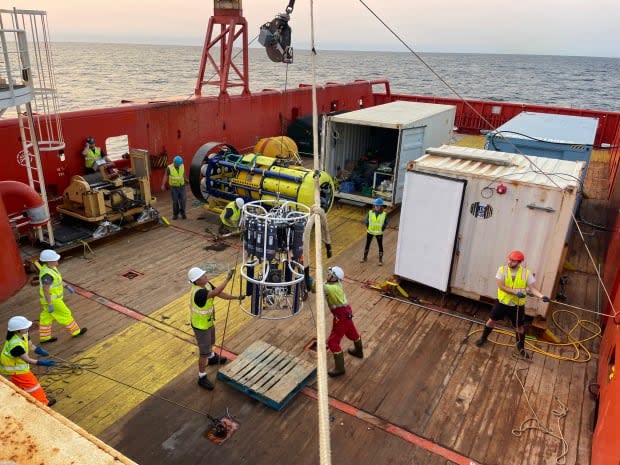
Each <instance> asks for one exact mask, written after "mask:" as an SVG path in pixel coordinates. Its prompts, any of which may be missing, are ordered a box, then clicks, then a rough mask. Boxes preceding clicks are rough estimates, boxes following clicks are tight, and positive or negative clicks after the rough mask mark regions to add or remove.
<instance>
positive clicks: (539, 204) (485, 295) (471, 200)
mask: <svg viewBox="0 0 620 465" xmlns="http://www.w3.org/2000/svg"><path fill="white" fill-rule="evenodd" d="M426 152H427V154H426V155H425V156H423V157H421V158H419V159H418V160H415V161H414V162H412V163H411V164H410V168H411V169H410V170H409V171H408V172H407V181H409V179H411V182H408V183H407V184H406V191H407V192H406V193H407V196H406V198H407V202H405V201H404V202H403V207H402V209H401V218H400V229H399V237H398V243H397V257H396V274H397V275H399V276H401V277H403V278H405V279H411V280H413V281H417V282H422V283H423V284H427V282H426V281H422V280H421V279H422V278H424V279H426V277H427V276H429V274H430V278H436V277H437V276H439V277H441V278H442V279H443V281H442V283H444V282H446V280H447V286H446V287H447V288H448V290H449V292H451V293H454V294H458V295H462V296H464V297H468V298H471V299H476V300H478V299H481V300H490V301H492V300H494V299H495V298H496V295H497V285H496V281H495V273H496V271H497V269H498V267H499V266H500V265H502V264H504V263H505V262H506V256H507V254H508V253H509V252H510V251H511V250H514V249H519V250H522V251H523V252H524V253H525V256H526V260H525V264H526V266H527V267H528V268H529V269H531V270H532V271H533V272H534V273H535V276H536V286H537V287H538V288H539V289H540V290H541V291H542V293H543V294H546V295H552V292H553V289H554V286H555V283H556V280H557V276H558V272H559V270H560V269H561V266H562V263H563V262H562V255H563V252H564V245H565V238H566V237H567V232H568V231H569V229H570V228H571V215H572V212H573V210H574V208H575V205H576V202H577V197H578V187H579V182H580V181H579V180H580V179H582V176H583V172H584V162H583V161H568V160H557V159H553V158H542V157H530V158H529V160H531V161H532V163H534V164H535V165H536V166H537V167H538V168H537V169H535V168H533V167H532V166H531V165H530V161H529V160H527V159H525V158H524V157H522V156H519V155H516V154H508V153H503V152H495V151H487V150H480V149H470V148H465V147H456V146H443V147H439V148H429V149H427V151H426ZM538 170H541V171H542V172H545V173H550V176H549V177H548V176H545V175H544V174H542V173H540V172H539V171H538ZM418 178H419V179H418ZM446 183H448V184H449V185H450V186H452V185H455V186H457V187H459V192H462V196H461V197H459V198H458V199H456V200H458V201H456V200H455V201H452V203H450V204H449V207H451V208H448V207H446V206H444V205H443V204H440V203H439V201H440V200H441V199H443V198H444V197H445V196H444V195H443V192H447V191H448V190H447V188H446V187H445V186H444V184H446ZM463 183H464V184H463ZM427 184H429V185H430V187H429V186H427ZM420 186H423V187H424V189H423V190H420ZM463 186H464V187H463ZM454 190H455V191H456V189H454ZM450 192H451V191H450ZM404 198H405V197H404ZM427 211H428V212H430V213H429V215H428V216H429V217H430V218H429V219H426V216H424V214H425V212H427ZM446 216H449V217H450V218H452V219H453V221H452V223H450V228H447V227H444V228H443V230H445V231H447V232H449V233H450V234H451V236H449V234H448V233H446V237H447V238H446V239H445V240H443V242H442V241H440V234H439V233H440V232H441V231H438V227H439V222H440V221H442V220H444V219H445V217H446ZM441 224H443V223H441ZM455 225H456V226H455ZM448 236H449V237H448ZM441 237H443V236H441ZM448 239H450V240H451V241H452V242H450V243H448ZM418 249H420V251H419V254H418V255H417V256H416V257H417V258H415V259H414V258H412V257H413V255H414V253H415V252H416V251H417V250H418ZM446 250H448V253H447V256H446V259H445V260H444V261H442V262H441V263H438V264H437V265H436V266H435V267H433V266H432V265H433V263H434V262H433V260H435V258H436V257H438V256H440V254H443V253H444V252H445V251H446ZM440 265H441V266H440ZM407 273H408V274H407ZM409 276H411V277H409ZM416 278H417V279H416ZM430 278H429V279H428V280H429V281H431V282H432V280H431V279H430ZM433 287H435V286H433ZM436 288H438V289H439V287H436ZM442 290H443V289H442ZM547 309H548V304H545V303H543V302H541V301H539V300H538V299H533V298H528V299H527V302H526V306H525V311H526V313H528V314H529V315H531V316H537V315H540V316H546V313H547Z"/></svg>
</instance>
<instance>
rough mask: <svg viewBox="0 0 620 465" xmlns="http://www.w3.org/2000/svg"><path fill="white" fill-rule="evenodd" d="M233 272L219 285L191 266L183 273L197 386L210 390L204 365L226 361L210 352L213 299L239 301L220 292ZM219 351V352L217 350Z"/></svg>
mask: <svg viewBox="0 0 620 465" xmlns="http://www.w3.org/2000/svg"><path fill="white" fill-rule="evenodd" d="M233 274H234V270H230V271H229V272H228V275H227V276H226V279H225V280H224V281H223V282H222V284H220V285H219V286H217V287H216V286H214V285H213V284H211V283H210V282H209V278H208V276H207V272H206V271H205V270H203V269H201V268H198V267H193V268H191V269H190V270H189V271H188V273H187V279H188V280H189V282H190V284H191V285H192V288H191V291H190V293H189V312H190V321H191V325H192V329H193V330H194V335H195V337H196V344H197V345H198V353H199V355H198V386H200V387H202V388H204V389H208V390H209V391H210V390H212V389H213V387H214V386H213V383H212V382H211V381H209V378H208V377H207V365H218V364H220V365H223V364H224V363H226V361H227V360H228V359H227V358H226V357H224V356H223V355H221V353H220V354H217V353H215V352H213V344H214V343H215V305H214V303H213V300H214V299H215V297H219V298H220V299H225V300H235V299H238V300H243V298H244V296H243V295H240V296H234V295H231V294H229V293H227V292H224V288H225V287H226V286H227V285H228V283H229V282H230V280H231V279H232V277H233ZM220 352H221V351H220Z"/></svg>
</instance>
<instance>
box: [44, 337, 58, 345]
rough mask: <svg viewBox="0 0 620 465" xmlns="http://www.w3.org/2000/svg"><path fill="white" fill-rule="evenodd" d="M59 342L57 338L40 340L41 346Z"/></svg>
mask: <svg viewBox="0 0 620 465" xmlns="http://www.w3.org/2000/svg"><path fill="white" fill-rule="evenodd" d="M57 340H58V338H57V337H56V336H52V337H50V338H49V339H45V340H43V341H42V340H40V339H39V344H49V343H50V342H56V341H57Z"/></svg>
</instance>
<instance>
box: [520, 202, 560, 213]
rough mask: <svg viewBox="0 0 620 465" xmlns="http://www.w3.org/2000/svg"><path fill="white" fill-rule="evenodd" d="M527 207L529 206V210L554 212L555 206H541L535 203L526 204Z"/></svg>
mask: <svg viewBox="0 0 620 465" xmlns="http://www.w3.org/2000/svg"><path fill="white" fill-rule="evenodd" d="M527 208H529V209H530V210H542V211H544V212H548V213H555V208H551V207H542V206H540V205H536V204H535V203H530V204H528V205H527Z"/></svg>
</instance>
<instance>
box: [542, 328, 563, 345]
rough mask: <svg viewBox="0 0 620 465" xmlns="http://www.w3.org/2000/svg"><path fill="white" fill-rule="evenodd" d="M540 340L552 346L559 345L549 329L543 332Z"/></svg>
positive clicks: (557, 339) (558, 340)
mask: <svg viewBox="0 0 620 465" xmlns="http://www.w3.org/2000/svg"><path fill="white" fill-rule="evenodd" d="M542 338H543V340H544V341H547V342H552V343H554V344H559V343H560V338H559V337H557V336H556V335H555V334H553V332H552V331H551V330H550V329H549V328H547V329H545V330H544V331H543V335H542Z"/></svg>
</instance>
